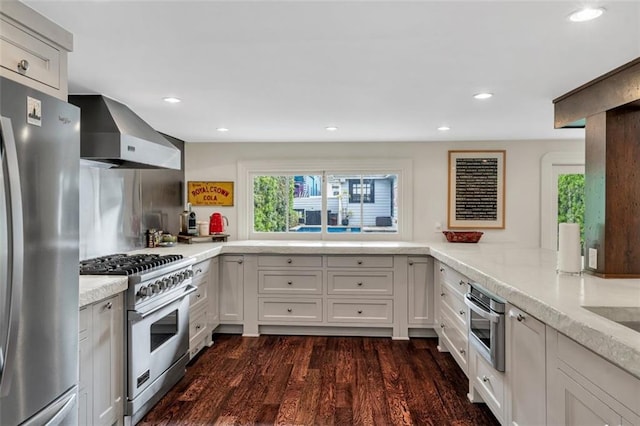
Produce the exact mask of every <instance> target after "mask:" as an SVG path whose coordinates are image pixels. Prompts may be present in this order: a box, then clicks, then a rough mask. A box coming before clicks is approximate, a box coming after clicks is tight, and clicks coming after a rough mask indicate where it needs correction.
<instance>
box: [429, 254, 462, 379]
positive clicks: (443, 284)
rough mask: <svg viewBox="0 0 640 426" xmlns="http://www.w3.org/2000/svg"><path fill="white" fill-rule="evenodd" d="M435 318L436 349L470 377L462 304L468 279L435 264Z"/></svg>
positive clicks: (441, 264)
mask: <svg viewBox="0 0 640 426" xmlns="http://www.w3.org/2000/svg"><path fill="white" fill-rule="evenodd" d="M434 277H435V279H434V281H435V311H436V313H435V317H436V327H435V330H436V333H437V334H438V338H439V341H438V349H439V350H440V351H442V352H451V356H452V357H453V359H455V360H456V362H457V363H458V365H459V366H460V368H461V369H462V371H464V373H465V374H467V375H468V373H469V338H468V335H469V333H468V321H469V308H468V307H467V305H465V303H464V294H465V293H466V292H467V288H468V282H469V279H468V278H467V277H465V276H464V275H462V274H460V273H458V272H457V271H455V270H453V269H452V268H450V267H449V266H447V265H445V264H443V263H441V262H438V261H436V262H435V267H434Z"/></svg>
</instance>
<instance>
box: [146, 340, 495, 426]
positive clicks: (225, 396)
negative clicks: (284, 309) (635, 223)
mask: <svg viewBox="0 0 640 426" xmlns="http://www.w3.org/2000/svg"><path fill="white" fill-rule="evenodd" d="M214 340H215V344H214V345H213V346H212V347H211V348H208V349H206V350H205V351H204V352H203V353H201V354H200V355H199V356H198V358H196V359H195V360H194V362H192V363H191V364H190V365H189V366H188V367H187V374H186V376H185V377H184V378H183V379H182V380H181V381H180V382H179V383H178V384H177V385H176V386H175V387H174V388H173V389H172V390H171V391H170V392H169V393H168V394H167V395H166V396H165V397H164V398H163V399H162V400H160V402H158V404H156V406H155V407H154V408H153V409H152V410H151V411H150V412H149V413H148V414H147V415H146V416H145V417H144V419H143V420H142V421H141V422H140V423H139V424H140V425H145V426H147V425H154V426H156V425H167V426H169V425H171V426H175V425H214V424H217V425H227V424H229V425H230V424H240V425H248V424H251V425H253V424H264V425H267V424H269V425H271V424H278V425H456V426H462V425H474V426H478V425H497V424H498V422H497V421H496V419H495V417H493V415H492V414H491V412H490V411H489V409H488V408H487V407H486V406H485V405H484V404H471V403H470V402H469V401H468V400H467V397H466V394H467V391H468V381H467V379H466V377H465V375H464V374H463V373H462V371H460V369H459V368H458V366H457V364H456V363H455V361H454V360H453V358H451V356H450V355H449V354H445V353H440V352H438V350H437V349H436V344H437V340H436V339H411V340H410V341H394V340H391V339H389V338H368V337H309V336H261V337H258V338H243V337H241V336H238V335H216V336H214Z"/></svg>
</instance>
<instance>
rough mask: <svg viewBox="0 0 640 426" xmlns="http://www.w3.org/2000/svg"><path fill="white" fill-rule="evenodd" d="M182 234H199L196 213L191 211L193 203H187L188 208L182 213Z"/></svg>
mask: <svg viewBox="0 0 640 426" xmlns="http://www.w3.org/2000/svg"><path fill="white" fill-rule="evenodd" d="M180 234H181V235H198V225H197V222H196V213H195V212H192V211H191V203H188V204H187V210H185V211H183V212H182V213H180Z"/></svg>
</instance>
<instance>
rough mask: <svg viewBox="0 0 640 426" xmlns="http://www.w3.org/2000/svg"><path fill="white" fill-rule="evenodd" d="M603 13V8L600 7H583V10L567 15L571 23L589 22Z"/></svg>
mask: <svg viewBox="0 0 640 426" xmlns="http://www.w3.org/2000/svg"><path fill="white" fill-rule="evenodd" d="M603 13H604V8H602V7H585V8H584V9H580V10H576V11H575V12H573V13H572V14H571V15H569V20H570V21H571V22H585V21H591V20H592V19H596V18H598V17H600V16H602V14H603Z"/></svg>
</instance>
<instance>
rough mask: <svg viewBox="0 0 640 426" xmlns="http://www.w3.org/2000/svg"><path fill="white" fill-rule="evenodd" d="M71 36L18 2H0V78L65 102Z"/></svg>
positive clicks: (71, 43)
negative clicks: (2, 77)
mask: <svg viewBox="0 0 640 426" xmlns="http://www.w3.org/2000/svg"><path fill="white" fill-rule="evenodd" d="M72 50H73V36H72V34H71V33H69V32H68V31H66V30H64V29H63V28H61V27H60V26H58V25H56V24H54V23H53V22H51V21H49V20H48V19H47V18H45V17H43V16H42V15H40V14H39V13H37V12H36V11H34V10H33V9H31V8H29V7H28V6H26V5H24V4H23V3H20V2H18V1H1V2H0V75H2V76H4V77H6V78H9V79H11V80H15V81H17V82H19V83H21V84H24V85H25V86H29V87H32V88H34V89H37V90H40V91H41V92H44V93H47V94H49V95H52V96H55V97H57V98H60V99H62V100H64V101H66V100H67V52H70V51H72Z"/></svg>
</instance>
